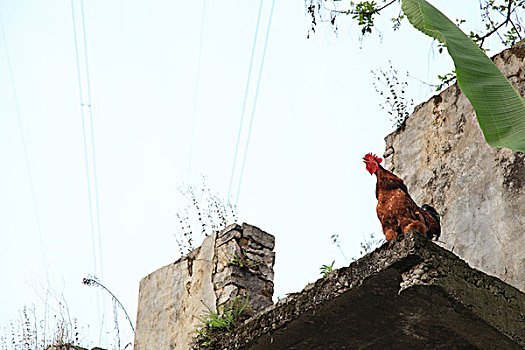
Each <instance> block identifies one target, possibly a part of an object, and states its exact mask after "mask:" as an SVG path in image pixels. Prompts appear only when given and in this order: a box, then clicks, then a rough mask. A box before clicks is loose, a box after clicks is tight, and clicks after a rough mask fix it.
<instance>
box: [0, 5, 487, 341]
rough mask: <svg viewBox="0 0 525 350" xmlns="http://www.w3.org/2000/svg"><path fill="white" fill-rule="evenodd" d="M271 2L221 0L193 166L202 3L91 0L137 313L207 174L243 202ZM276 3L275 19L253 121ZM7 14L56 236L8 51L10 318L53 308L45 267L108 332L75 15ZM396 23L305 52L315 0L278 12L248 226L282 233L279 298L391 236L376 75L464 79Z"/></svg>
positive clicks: (109, 235)
mask: <svg viewBox="0 0 525 350" xmlns="http://www.w3.org/2000/svg"><path fill="white" fill-rule="evenodd" d="M435 3H438V7H440V8H441V9H442V10H443V11H444V13H446V14H447V15H448V16H449V17H450V18H453V19H454V18H456V17H463V18H465V17H466V18H471V17H474V18H475V17H476V16H477V13H478V2H477V1H471V2H469V4H463V5H461V6H462V7H461V8H459V9H458V8H455V6H457V5H456V4H457V2H456V1H452V0H446V1H445V0H443V1H435ZM78 4H79V2H77V1H75V6H78ZM258 4H259V2H258V1H231V0H223V1H212V0H208V1H207V6H206V15H205V23H204V35H203V42H202V56H201V57H202V59H201V71H200V83H199V89H198V95H197V106H198V107H197V109H196V113H195V129H194V130H195V134H194V146H193V151H192V157H191V160H190V159H189V154H190V134H191V125H192V112H193V100H194V92H195V84H196V77H197V60H198V58H197V57H198V45H199V34H200V26H201V13H202V1H193V2H187V1H186V2H182V1H161V0H155V1H148V2H144V1H141V2H139V1H101V0H91V1H85V18H86V31H87V44H88V50H89V64H90V67H89V68H90V77H91V88H92V102H93V115H94V135H95V147H96V161H97V176H98V185H99V206H100V223H101V236H102V255H103V269H104V275H103V282H104V284H105V285H106V286H107V287H109V288H110V289H111V290H112V292H113V293H115V294H116V295H117V296H118V297H119V299H120V300H121V301H122V303H123V304H124V305H125V307H126V308H127V310H128V312H129V314H130V316H131V317H132V319H135V316H136V308H137V296H138V286H139V281H140V279H141V278H143V277H144V276H146V275H147V274H149V273H151V272H152V271H154V270H156V269H158V268H160V267H162V266H164V265H167V264H169V263H171V262H173V261H175V260H176V259H177V258H178V248H177V245H176V242H175V239H174V237H173V233H174V232H175V230H176V225H175V213H176V212H177V209H178V208H180V207H181V205H182V203H181V201H180V198H179V196H178V193H177V186H178V185H180V184H181V183H182V182H183V181H189V182H190V183H196V184H197V183H199V181H200V175H201V174H204V175H207V176H208V180H209V181H208V182H209V185H210V187H211V188H212V189H214V190H215V191H217V192H219V193H221V194H222V195H224V196H225V195H226V193H227V191H228V184H229V181H230V172H231V167H232V161H233V154H234V150H235V143H236V137H237V131H238V127H239V120H240V116H241V108H242V99H243V94H244V88H245V84H246V76H247V71H248V64H249V58H250V52H251V47H252V43H253V36H254V31H255V23H256V18H257V10H258ZM270 4H271V1H269V0H266V1H265V2H264V11H263V13H262V16H261V24H262V27H261V28H260V30H259V32H260V37H259V41H258V46H257V52H256V60H255V61H254V75H253V78H252V86H251V90H250V95H249V97H250V98H249V99H248V105H247V113H246V118H247V119H248V118H249V116H250V111H251V106H252V105H251V103H252V101H253V91H254V90H255V83H256V78H257V72H258V69H259V65H260V56H261V52H262V44H263V41H264V34H265V33H266V25H267V23H268V14H269V9H270ZM391 15H393V13H391ZM0 16H1V18H2V22H3V27H4V30H5V32H4V35H5V37H6V40H7V47H8V50H9V56H10V60H11V65H12V75H13V77H14V82H15V86H16V92H17V97H18V99H17V100H18V105H19V107H20V116H21V121H22V125H21V126H22V130H23V133H24V135H25V142H26V147H27V156H28V160H29V166H30V169H31V175H32V179H33V185H34V193H35V199H36V207H37V210H38V213H39V218H40V229H41V239H40V236H39V233H38V229H37V221H36V215H35V211H34V204H33V199H32V195H31V190H30V185H29V184H30V182H29V178H28V169H27V166H26V161H25V154H24V148H23V144H22V138H21V132H20V131H21V129H20V125H19V121H18V117H17V114H16V104H15V99H14V96H13V87H12V85H11V82H10V79H9V70H8V64H7V56H6V50H5V45H4V42H3V40H0V46H1V49H0V162H1V163H0V166H1V168H0V247H2V253H1V254H0V268H1V273H2V284H1V288H0V322H1V323H5V322H7V321H8V320H10V319H15V318H18V317H19V314H18V310H20V309H21V308H22V307H23V306H24V305H29V304H31V303H35V304H36V307H37V308H39V307H41V304H39V303H40V298H41V297H42V292H41V291H40V292H39V291H36V292H35V290H34V288H33V287H34V286H37V285H39V284H43V285H46V284H47V282H46V270H47V272H48V274H49V280H50V284H51V285H52V287H53V288H54V289H55V290H57V291H63V293H64V296H65V298H66V300H67V302H68V304H69V308H70V311H71V313H72V315H73V316H75V317H77V318H79V321H80V323H83V324H91V327H92V328H94V329H95V330H96V329H97V327H95V324H96V322H97V307H96V303H97V302H96V292H95V289H94V288H93V287H86V286H83V285H82V284H81V280H82V278H83V277H84V276H86V275H87V274H88V273H92V272H93V258H92V254H93V252H92V249H91V231H90V220H89V209H88V194H87V183H86V169H85V166H86V165H85V162H84V148H83V147H84V146H83V138H82V122H81V116H80V106H79V91H78V81H77V71H76V60H75V48H74V41H73V26H72V16H71V4H70V1H45V2H43V1H36V0H33V1H30V0H26V1H15V0H1V1H0ZM387 17H388V16H385V17H384V19H383V20H380V21H379V28H380V29H381V31H382V33H383V37H382V40H380V39H379V38H378V36H377V35H373V36H372V37H370V38H367V39H365V40H364V41H363V43H362V45H361V44H360V43H359V40H358V35H357V30H358V29H357V28H356V27H355V26H354V25H353V24H352V27H351V28H349V26H348V25H345V24H344V23H347V21H343V22H344V23H342V24H341V25H340V31H339V36H338V37H336V36H335V35H334V34H333V33H332V31H331V30H330V28H329V27H328V26H322V25H321V26H318V28H317V33H316V34H314V35H313V36H312V38H310V39H309V40H307V39H306V35H307V30H308V26H309V17H308V15H307V14H305V7H304V2H303V1H283V0H276V3H275V10H274V17H273V24H272V28H271V32H270V37H269V44H268V49H267V54H266V62H265V66H264V72H263V76H262V81H261V87H260V93H259V100H258V104H257V109H256V113H255V119H254V124H253V131H252V137H251V143H250V147H249V153H248V156H247V164H246V169H245V173H244V178H243V185H242V191H241V193H240V197H239V203H238V209H239V214H240V220H241V221H244V222H247V223H250V224H253V225H256V226H258V227H260V228H261V229H263V230H265V231H267V232H270V233H272V234H274V235H275V236H276V253H277V257H276V265H275V271H276V273H275V296H281V297H283V296H285V295H286V293H289V292H294V291H299V290H301V289H302V288H303V287H304V286H305V285H306V284H307V283H308V282H313V281H315V280H316V279H317V278H318V277H319V267H320V266H321V265H322V264H329V263H331V261H332V260H334V259H335V260H336V265H337V266H342V265H344V264H346V262H345V261H344V259H343V257H342V256H341V254H340V253H339V252H338V250H337V248H336V247H335V246H334V245H333V244H332V243H331V240H330V236H331V235H332V234H334V233H338V234H339V235H340V239H341V243H342V246H343V248H344V250H345V254H346V255H347V256H349V257H351V256H357V255H358V252H359V242H361V241H362V240H363V237H364V236H365V235H368V234H370V233H372V232H376V233H377V232H380V226H379V222H378V220H377V217H376V214H375V197H374V186H375V179H374V178H372V177H370V175H369V174H368V173H367V172H366V171H365V169H364V165H363V164H362V161H361V158H362V156H363V155H364V154H365V153H367V152H369V151H372V152H375V153H378V154H382V152H383V151H384V140H383V138H384V137H385V136H386V135H387V134H388V133H389V132H391V131H392V122H391V121H390V120H389V116H388V114H387V113H386V111H382V110H380V108H379V103H380V102H381V99H380V98H379V96H378V94H377V93H376V92H375V90H374V88H373V86H372V74H371V73H370V71H371V70H376V69H378V68H383V69H387V68H388V64H389V63H388V61H389V60H390V61H392V63H393V64H394V66H395V67H397V68H398V69H399V71H400V72H401V73H404V72H406V71H407V70H409V71H410V73H411V75H412V76H415V77H417V78H419V79H422V80H426V81H432V82H435V81H436V80H435V77H436V75H437V74H438V73H445V72H447V71H449V70H450V67H451V60H450V59H449V57H448V56H446V55H437V54H436V55H434V54H433V53H432V47H431V41H430V39H428V38H427V37H425V36H424V35H422V34H420V33H419V32H417V31H416V30H415V29H413V28H412V27H411V26H410V25H409V24H408V22H406V21H405V22H404V23H403V26H402V28H401V30H400V31H398V32H395V33H394V32H392V30H391V29H390V28H389V26H390V24H389V23H388V19H387ZM77 20H78V19H77ZM467 24H468V23H467ZM361 46H362V48H361ZM409 84H410V87H409V91H408V93H409V95H410V97H412V98H414V100H416V102H418V103H419V102H422V101H424V100H426V99H427V98H428V97H430V96H431V94H432V93H433V92H432V89H430V88H428V87H425V86H424V85H421V84H419V83H418V82H417V81H416V80H414V79H410V80H409ZM246 124H247V122H246ZM243 151H244V147H241V154H240V155H241V159H242V152H243ZM188 164H191V168H188ZM188 170H189V172H188ZM41 242H42V243H41ZM37 289H38V288H37ZM107 306H108V308H107V316H106V317H107V318H111V317H112V316H111V315H112V314H111V308H110V307H109V302H108V303H107ZM110 324H111V323H110ZM110 328H111V327H110ZM125 328H126V325H125V324H121V329H125ZM94 333H95V334H97V331H95V332H94ZM91 337H92V339H93V342H94V344H93V345H100V346H105V345H106V344H104V343H102V344H99V343H98V339H96V338H93V336H91Z"/></svg>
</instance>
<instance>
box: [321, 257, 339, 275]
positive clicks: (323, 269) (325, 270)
mask: <svg viewBox="0 0 525 350" xmlns="http://www.w3.org/2000/svg"><path fill="white" fill-rule="evenodd" d="M334 264H335V260H334V261H332V263H331V264H330V265H323V266H321V267H320V268H319V270H321V275H323V277H326V276H327V275H328V274H329V273H330V272H332V271H333V270H334Z"/></svg>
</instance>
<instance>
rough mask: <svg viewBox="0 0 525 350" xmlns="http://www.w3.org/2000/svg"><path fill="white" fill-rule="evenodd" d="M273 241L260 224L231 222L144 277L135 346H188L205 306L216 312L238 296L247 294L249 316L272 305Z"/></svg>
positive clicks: (141, 349) (139, 349)
mask: <svg viewBox="0 0 525 350" xmlns="http://www.w3.org/2000/svg"><path fill="white" fill-rule="evenodd" d="M274 245H275V239H274V237H273V236H272V235H270V234H268V233H266V232H263V231H261V230H260V229H258V228H257V227H254V226H251V225H247V224H242V226H240V225H230V226H228V227H227V228H225V229H224V230H222V231H221V232H219V233H217V234H215V235H211V236H209V237H206V239H204V241H203V243H202V245H201V247H200V248H198V249H196V250H194V251H192V252H191V253H189V254H188V255H187V256H185V257H182V258H181V259H179V260H178V261H176V262H175V263H173V264H170V265H168V266H165V267H163V268H161V269H159V270H157V271H155V272H153V273H151V274H150V275H148V276H146V277H145V278H143V279H142V281H141V282H140V289H139V305H138V310H137V327H136V334H135V344H134V349H135V350H151V349H155V350H164V349H166V350H172V349H180V350H186V349H188V348H189V346H190V342H191V338H192V335H191V334H190V333H191V332H193V331H194V330H195V328H196V326H197V325H198V323H199V320H198V319H197V318H196V317H195V316H201V315H202V314H203V313H204V311H205V310H206V306H205V305H207V306H209V307H210V308H212V309H213V310H215V311H216V310H217V305H221V304H223V303H226V302H228V301H230V300H233V298H235V297H236V296H242V297H248V298H249V301H248V307H247V310H246V311H247V315H248V316H249V315H251V314H253V313H255V312H257V311H260V310H262V309H263V308H265V307H267V306H268V305H271V304H272V296H273V265H274V259H275V253H274V252H273V248H274ZM234 257H237V258H236V259H234ZM235 261H236V262H235Z"/></svg>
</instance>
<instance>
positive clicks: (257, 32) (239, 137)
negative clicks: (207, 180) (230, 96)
mask: <svg viewBox="0 0 525 350" xmlns="http://www.w3.org/2000/svg"><path fill="white" fill-rule="evenodd" d="M262 6H263V0H261V1H260V2H259V12H258V14H257V23H256V24H255V35H254V37H253V44H252V54H251V56H250V64H249V66H248V75H247V76H246V86H245V87H244V99H243V101H242V111H241V120H240V122H239V131H238V132H237V143H236V144H235V152H234V155H233V164H232V171H231V175H230V184H229V185H228V197H227V200H228V203H229V202H230V198H231V193H232V185H233V178H234V176H235V168H236V166H237V156H238V155H239V145H240V143H241V133H242V127H243V124H244V113H245V111H246V101H247V100H248V91H249V88H250V79H251V76H252V67H253V59H254V57H255V49H256V47H257V37H258V36H259V25H260V23H261V13H262Z"/></svg>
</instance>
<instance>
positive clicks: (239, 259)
mask: <svg viewBox="0 0 525 350" xmlns="http://www.w3.org/2000/svg"><path fill="white" fill-rule="evenodd" d="M231 257H232V258H231V260H230V261H229V264H230V265H233V266H238V267H240V268H241V269H248V270H251V269H254V268H255V267H257V266H259V265H261V264H262V261H260V260H257V259H250V258H248V256H247V255H246V253H245V252H244V251H243V250H241V255H240V256H239V255H237V254H232V255H231Z"/></svg>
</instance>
